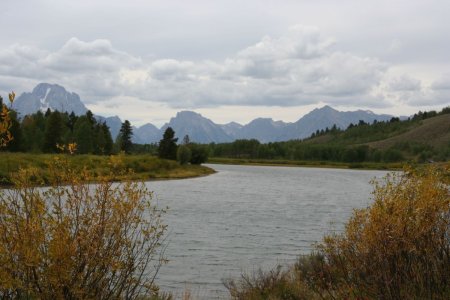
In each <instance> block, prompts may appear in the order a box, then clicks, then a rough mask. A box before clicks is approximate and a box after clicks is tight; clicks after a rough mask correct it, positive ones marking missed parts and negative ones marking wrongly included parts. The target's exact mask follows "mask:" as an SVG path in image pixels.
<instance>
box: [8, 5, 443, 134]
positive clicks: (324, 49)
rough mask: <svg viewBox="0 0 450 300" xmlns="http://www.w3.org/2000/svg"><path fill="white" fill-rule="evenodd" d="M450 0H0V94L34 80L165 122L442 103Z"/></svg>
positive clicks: (92, 103)
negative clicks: (195, 116)
mask: <svg viewBox="0 0 450 300" xmlns="http://www.w3.org/2000/svg"><path fill="white" fill-rule="evenodd" d="M449 12H450V1H448V0H440V1H439V0H408V1H403V0H396V1H392V0H389V1H386V0H376V1H372V0H340V1H335V0H315V1H312V0H311V1H302V0H296V1H289V0H277V1H268V0H246V1H242V0H241V1H234V0H226V1H214V0H205V1H197V0H189V1H174V0H172V1H171V0H165V1H151V0H150V1H149V0H147V1H145V0H128V1H123V0H120V1H116V0H95V1H94V0H77V1H67V0H0V33H1V34H0V95H2V96H3V98H5V96H6V95H7V93H8V92H10V91H12V90H13V91H15V92H16V94H21V93H22V92H30V91H31V90H32V89H33V88H34V86H36V85H37V84H38V83H40V82H47V83H56V84H59V85H62V86H64V87H65V88H66V89H67V90H68V91H70V92H75V93H77V94H79V95H80V97H81V100H82V101H83V102H84V103H85V104H86V106H87V107H88V108H89V109H91V110H92V111H93V112H94V113H95V114H98V115H103V116H113V115H118V116H120V117H121V118H122V119H128V120H130V121H131V123H132V124H133V125H137V126H139V125H143V124H145V123H153V124H155V125H157V126H161V125H162V124H163V123H165V122H167V121H168V120H169V119H170V118H171V117H173V116H175V114H176V113H177V112H178V111H181V110H193V111H196V112H198V113H201V114H202V115H203V116H205V117H207V118H209V119H211V120H213V121H214V122H216V123H227V122H231V121H236V122H239V123H242V124H246V123H248V122H250V121H251V120H252V119H254V118H257V117H271V118H273V119H275V120H283V121H287V122H295V121H296V120H298V119H299V118H300V117H301V116H302V115H304V114H305V113H307V112H309V111H310V110H312V109H314V108H317V107H321V106H323V105H331V106H332V107H334V108H336V109H338V110H356V109H364V110H372V111H374V112H376V113H389V114H393V115H410V114H413V113H415V112H417V111H419V110H422V111H423V110H431V109H436V110H440V109H442V108H443V107H445V106H448V105H450V55H449V53H450V18H449V17H448V13H449Z"/></svg>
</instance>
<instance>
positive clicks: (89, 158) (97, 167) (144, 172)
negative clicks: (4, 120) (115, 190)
mask: <svg viewBox="0 0 450 300" xmlns="http://www.w3.org/2000/svg"><path fill="white" fill-rule="evenodd" d="M55 158H65V159H67V160H68V161H69V163H70V165H74V166H79V167H85V168H87V169H88V170H90V171H91V172H92V174H93V175H94V179H93V180H95V177H96V176H97V177H99V176H104V175H107V174H109V173H110V171H111V170H113V169H121V170H131V171H132V172H131V173H129V172H126V174H124V173H122V174H119V175H115V176H114V180H125V179H131V180H158V179H182V178H191V177H198V176H206V175H209V174H212V173H214V170H212V169H211V168H208V167H205V166H199V165H180V164H178V163H177V162H176V161H171V160H165V159H159V158H157V157H155V156H152V155H119V156H117V155H115V156H98V155H73V156H70V155H66V154H31V153H8V152H1V153H0V185H1V186H8V185H11V183H12V182H11V175H12V174H13V173H15V172H17V171H18V170H19V169H20V168H27V167H34V168H37V169H38V170H39V171H40V173H41V176H42V177H43V180H44V182H47V180H46V179H47V178H48V176H49V174H48V164H49V162H51V161H52V160H53V159H55Z"/></svg>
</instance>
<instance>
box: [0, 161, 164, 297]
mask: <svg viewBox="0 0 450 300" xmlns="http://www.w3.org/2000/svg"><path fill="white" fill-rule="evenodd" d="M49 168H50V173H51V182H50V187H49V188H36V187H35V186H36V183H38V182H39V175H38V174H39V173H38V172H37V171H36V170H33V169H27V170H21V171H19V172H18V173H17V174H16V176H15V178H14V188H12V189H9V190H4V191H0V266H1V268H0V298H2V299H4V298H5V299H8V298H28V297H31V298H36V299H61V298H66V299H81V298H83V299H86V298H89V299H111V298H113V299H116V298H126V299H133V298H136V297H137V296H142V295H152V294H155V293H156V292H157V288H156V286H155V285H154V284H153V280H154V277H155V275H156V272H157V271H158V269H159V267H160V266H161V264H162V263H163V262H164V261H165V260H164V258H163V257H162V253H161V251H160V247H159V246H160V244H161V241H162V238H163V235H164V232H165V230H166V226H165V225H164V224H162V222H161V213H163V211H161V210H159V209H157V208H156V207H155V206H154V205H153V204H152V202H151V192H149V191H148V190H147V189H146V188H145V186H144V185H143V184H141V183H136V182H123V183H111V182H110V181H109V178H108V177H105V178H104V179H103V180H102V181H101V182H99V183H98V184H95V185H87V184H84V183H85V182H86V180H89V177H90V174H89V172H88V171H86V170H83V169H81V168H74V167H73V166H70V165H69V164H68V163H67V162H65V161H64V160H61V159H58V158H57V159H55V160H54V162H53V163H52V164H51V165H50V166H49Z"/></svg>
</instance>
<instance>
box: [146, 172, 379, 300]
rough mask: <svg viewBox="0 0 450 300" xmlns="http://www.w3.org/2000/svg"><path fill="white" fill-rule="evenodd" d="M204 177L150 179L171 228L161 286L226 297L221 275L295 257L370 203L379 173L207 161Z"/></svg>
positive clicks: (234, 273)
mask: <svg viewBox="0 0 450 300" xmlns="http://www.w3.org/2000/svg"><path fill="white" fill-rule="evenodd" d="M209 167H212V168H213V169H215V170H216V171H217V172H218V173H216V174H214V175H210V176H207V177H201V178H194V179H185V180H172V181H157V182H148V183H147V185H148V187H149V188H150V189H151V190H153V191H154V192H155V198H156V199H157V201H158V204H159V205H161V206H166V205H167V206H169V208H170V209H169V211H168V213H167V214H166V215H165V216H164V219H165V221H166V224H168V225H169V234H168V238H167V241H168V246H167V249H166V256H167V258H168V259H169V260H170V262H169V264H167V265H165V266H164V267H163V268H162V269H161V271H160V273H159V276H158V278H157V283H158V284H159V285H160V286H161V288H162V289H163V290H166V291H172V292H174V293H175V294H178V295H179V294H180V293H181V292H182V291H183V290H185V289H189V290H191V291H192V292H193V294H194V295H195V296H196V297H200V298H205V299H214V298H220V299H222V298H226V295H227V294H226V290H225V287H224V286H223V284H222V279H224V278H230V277H232V278H237V277H239V275H240V274H241V273H242V272H253V271H255V270H257V269H258V268H259V267H262V268H263V269H269V268H273V267H275V266H276V265H277V264H278V263H281V264H284V265H287V264H289V263H293V262H295V259H296V258H297V257H298V255H299V254H302V253H303V254H304V253H308V252H309V251H310V250H311V249H312V244H313V243H314V242H317V241H320V239H321V237H322V236H323V234H325V233H329V232H331V231H340V230H342V228H343V223H344V222H345V221H346V220H347V218H348V217H349V216H350V214H351V212H352V210H353V209H354V208H361V207H365V206H367V204H368V203H369V202H370V197H371V194H370V193H371V191H372V186H371V185H370V183H369V181H370V180H371V179H373V178H374V177H381V176H383V175H385V174H386V172H384V171H360V170H341V169H319V168H300V167H266V166H233V165H209Z"/></svg>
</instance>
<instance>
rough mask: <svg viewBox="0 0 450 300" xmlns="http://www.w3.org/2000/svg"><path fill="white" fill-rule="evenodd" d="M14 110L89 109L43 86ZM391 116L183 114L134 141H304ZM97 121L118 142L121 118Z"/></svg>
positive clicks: (326, 111)
mask: <svg viewBox="0 0 450 300" xmlns="http://www.w3.org/2000/svg"><path fill="white" fill-rule="evenodd" d="M13 108H14V109H15V110H17V111H18V113H19V115H20V116H25V115H27V114H32V113H35V112H37V111H39V110H40V111H43V112H45V111H46V110H47V109H51V110H59V111H66V112H69V113H70V112H72V111H73V112H74V113H75V114H76V115H82V114H85V113H86V111H87V108H86V106H85V105H84V104H83V102H81V100H80V97H79V96H78V95H77V94H76V93H71V92H68V91H66V89H65V88H64V87H62V86H59V85H57V84H48V83H40V84H38V85H37V86H36V87H35V88H34V89H33V91H32V92H31V93H23V94H21V95H20V96H19V97H18V98H17V99H16V101H15V102H14V105H13ZM392 117H393V116H392V115H385V114H383V115H378V114H375V113H373V112H371V111H365V110H357V111H345V112H342V111H338V110H336V109H334V108H332V107H330V106H324V107H322V108H316V109H314V110H312V111H311V112H309V113H308V114H306V115H304V116H303V117H302V118H300V119H299V120H298V121H296V122H294V123H286V122H283V121H274V120H273V119H271V118H257V119H254V120H253V121H251V122H249V123H248V124H246V125H241V124H239V123H236V122H231V123H228V124H216V123H214V122H213V121H211V120H210V119H207V118H205V117H203V116H202V115H201V114H199V113H196V112H193V111H181V112H178V113H177V115H176V116H175V117H173V118H171V119H170V121H169V122H168V123H166V124H164V125H163V126H162V127H161V128H160V129H158V128H157V127H156V126H154V125H153V124H151V123H147V124H145V125H143V126H140V127H137V128H136V127H134V128H133V133H134V134H133V142H134V143H138V144H147V143H156V142H159V140H160V139H161V138H162V135H163V133H164V131H165V130H166V128H167V127H169V126H170V127H172V129H173V130H174V131H175V133H176V137H178V139H179V141H180V142H181V140H182V139H183V137H184V136H185V135H189V137H190V140H191V141H193V142H197V143H212V142H214V143H225V142H231V141H234V140H236V139H257V140H259V141H260V142H262V143H266V142H277V141H287V140H292V139H304V138H307V137H309V136H311V134H312V133H314V132H316V131H317V130H322V129H325V128H327V127H328V128H331V127H332V126H333V125H336V126H337V127H338V128H341V129H345V128H347V127H348V126H349V125H350V124H351V123H353V124H357V123H358V122H359V121H360V120H362V121H364V122H366V123H372V122H373V121H374V120H377V121H387V120H390V119H391V118H392ZM96 118H97V120H99V121H102V122H103V121H104V122H106V124H107V125H108V127H109V128H110V131H111V135H112V137H113V138H114V139H115V138H116V137H117V135H118V133H119V131H120V127H121V124H122V121H121V119H120V118H119V117H118V116H113V117H102V116H96Z"/></svg>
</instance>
